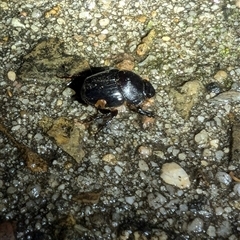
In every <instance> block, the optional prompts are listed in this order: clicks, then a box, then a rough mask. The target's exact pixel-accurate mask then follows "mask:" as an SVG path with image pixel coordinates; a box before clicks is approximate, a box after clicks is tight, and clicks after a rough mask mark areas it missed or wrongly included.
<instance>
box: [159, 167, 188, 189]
mask: <svg viewBox="0 0 240 240" xmlns="http://www.w3.org/2000/svg"><path fill="white" fill-rule="evenodd" d="M161 172H162V173H161V175H160V177H161V178H162V179H163V181H164V182H166V183H168V184H170V185H174V186H176V187H178V188H188V187H190V180H189V176H188V174H187V173H186V172H185V171H184V169H183V168H182V167H181V166H179V165H178V164H177V163H175V162H171V163H165V164H163V166H162V169H161Z"/></svg>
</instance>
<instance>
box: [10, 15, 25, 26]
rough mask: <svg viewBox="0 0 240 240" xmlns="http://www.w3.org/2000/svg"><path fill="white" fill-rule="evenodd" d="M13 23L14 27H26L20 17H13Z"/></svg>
mask: <svg viewBox="0 0 240 240" xmlns="http://www.w3.org/2000/svg"><path fill="white" fill-rule="evenodd" d="M11 24H12V26H13V27H20V28H25V25H24V24H22V23H21V22H20V20H19V19H18V18H15V17H14V18H12V21H11Z"/></svg>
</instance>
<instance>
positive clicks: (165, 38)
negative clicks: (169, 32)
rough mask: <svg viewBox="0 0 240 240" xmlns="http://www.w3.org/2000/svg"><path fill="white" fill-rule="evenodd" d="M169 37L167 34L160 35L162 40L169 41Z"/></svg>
mask: <svg viewBox="0 0 240 240" xmlns="http://www.w3.org/2000/svg"><path fill="white" fill-rule="evenodd" d="M170 39H171V38H170V37H169V36H163V37H162V40H163V41H164V42H169V41H170Z"/></svg>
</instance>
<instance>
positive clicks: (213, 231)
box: [207, 226, 216, 237]
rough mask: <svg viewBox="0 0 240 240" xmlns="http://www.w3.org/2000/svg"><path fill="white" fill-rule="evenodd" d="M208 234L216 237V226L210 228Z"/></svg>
mask: <svg viewBox="0 0 240 240" xmlns="http://www.w3.org/2000/svg"><path fill="white" fill-rule="evenodd" d="M207 234H208V236H209V237H216V228H215V227H214V226H209V227H208V229H207Z"/></svg>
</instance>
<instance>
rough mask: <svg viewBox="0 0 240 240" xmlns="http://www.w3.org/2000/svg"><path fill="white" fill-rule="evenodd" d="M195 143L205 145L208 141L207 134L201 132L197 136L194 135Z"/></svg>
mask: <svg viewBox="0 0 240 240" xmlns="http://www.w3.org/2000/svg"><path fill="white" fill-rule="evenodd" d="M194 139H195V142H196V143H198V144H205V143H207V141H208V132H207V131H206V130H202V131H201V132H199V133H198V134H196V135H195V138H194Z"/></svg>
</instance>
